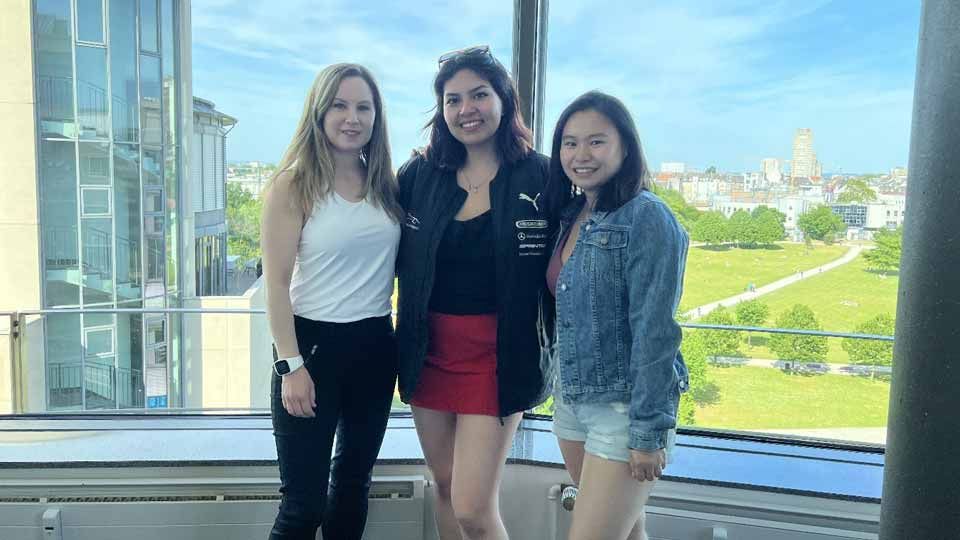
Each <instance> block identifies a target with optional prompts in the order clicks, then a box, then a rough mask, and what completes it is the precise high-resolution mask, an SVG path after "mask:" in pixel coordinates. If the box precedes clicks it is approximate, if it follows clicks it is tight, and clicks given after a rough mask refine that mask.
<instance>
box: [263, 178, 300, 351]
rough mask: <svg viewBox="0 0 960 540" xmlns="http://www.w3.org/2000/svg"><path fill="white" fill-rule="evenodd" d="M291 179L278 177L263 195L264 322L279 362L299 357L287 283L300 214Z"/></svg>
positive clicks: (290, 277)
mask: <svg viewBox="0 0 960 540" xmlns="http://www.w3.org/2000/svg"><path fill="white" fill-rule="evenodd" d="M292 179H293V175H292V174H291V173H289V172H284V173H281V174H280V175H279V176H278V177H277V178H276V180H274V182H273V184H272V185H271V186H270V189H268V190H267V191H266V192H264V203H263V219H262V220H261V224H260V227H261V228H260V245H261V246H262V248H263V276H264V282H265V283H266V286H267V318H268V319H269V322H270V332H271V333H272V334H273V340H274V343H275V344H276V347H277V355H278V356H279V357H280V358H290V357H292V356H296V355H298V354H300V351H299V348H298V347H297V336H296V333H294V329H293V305H292V304H291V303H290V280H291V279H292V277H293V264H294V261H295V260H296V257H297V248H298V247H299V245H300V231H301V229H302V228H303V215H302V214H303V212H302V211H301V209H300V206H299V205H298V204H297V203H296V198H295V196H294V192H293V189H292V187H293V186H292Z"/></svg>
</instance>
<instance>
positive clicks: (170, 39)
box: [160, 0, 180, 358]
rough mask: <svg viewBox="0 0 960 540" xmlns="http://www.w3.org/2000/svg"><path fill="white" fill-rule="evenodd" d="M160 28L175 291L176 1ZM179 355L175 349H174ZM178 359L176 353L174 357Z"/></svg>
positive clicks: (168, 5)
mask: <svg viewBox="0 0 960 540" xmlns="http://www.w3.org/2000/svg"><path fill="white" fill-rule="evenodd" d="M160 17H161V19H160V23H161V24H160V31H161V44H162V46H163V51H162V52H163V56H162V62H161V64H162V70H163V110H164V111H165V114H163V115H162V118H163V132H164V142H163V174H164V183H165V189H164V193H165V196H166V205H165V210H166V214H167V219H166V227H167V229H166V241H165V244H166V246H167V249H166V250H165V252H166V258H167V262H166V266H167V291H169V292H173V293H176V292H177V290H178V287H177V282H178V280H177V270H178V267H177V264H178V260H179V256H178V249H179V248H178V242H179V236H180V235H179V232H180V223H179V222H180V218H179V215H178V214H179V212H178V208H177V206H178V204H179V193H180V190H179V182H178V179H179V177H180V175H179V174H178V171H177V149H178V141H177V134H178V133H179V130H178V126H177V123H178V116H177V104H178V99H177V95H178V94H177V84H176V79H175V77H176V73H177V66H178V63H179V61H178V58H177V55H176V47H175V38H176V30H175V22H176V21H175V19H174V1H173V0H162V1H161V4H160ZM172 353H174V355H175V354H176V349H175V348H174V350H173V351H172ZM172 357H173V358H176V356H172Z"/></svg>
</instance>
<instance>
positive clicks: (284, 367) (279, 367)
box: [273, 360, 290, 375]
mask: <svg viewBox="0 0 960 540" xmlns="http://www.w3.org/2000/svg"><path fill="white" fill-rule="evenodd" d="M273 369H274V371H276V372H277V375H286V374H287V373H290V364H288V363H287V361H286V360H277V361H276V362H274V363H273Z"/></svg>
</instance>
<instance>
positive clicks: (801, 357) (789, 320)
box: [767, 304, 827, 362]
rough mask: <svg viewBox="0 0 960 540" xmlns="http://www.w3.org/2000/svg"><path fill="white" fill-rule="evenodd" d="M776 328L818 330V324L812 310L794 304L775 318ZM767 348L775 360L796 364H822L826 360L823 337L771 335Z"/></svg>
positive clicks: (825, 340) (825, 345) (825, 339)
mask: <svg viewBox="0 0 960 540" xmlns="http://www.w3.org/2000/svg"><path fill="white" fill-rule="evenodd" d="M776 324H777V327H778V328H792V329H797V330H820V329H821V328H820V323H819V322H818V321H817V316H816V315H814V313H813V310H812V309H810V308H809V307H807V306H805V305H803V304H796V305H794V306H793V307H792V308H790V309H789V310H787V311H785V312H783V313H781V314H780V316H779V317H777V322H776ZM767 346H768V347H770V350H771V351H773V352H774V353H775V354H776V355H777V358H780V359H781V360H790V361H798V362H823V361H824V360H826V358H827V338H826V337H825V336H804V335H797V334H773V335H772V336H771V337H770V340H769V341H768V342H767Z"/></svg>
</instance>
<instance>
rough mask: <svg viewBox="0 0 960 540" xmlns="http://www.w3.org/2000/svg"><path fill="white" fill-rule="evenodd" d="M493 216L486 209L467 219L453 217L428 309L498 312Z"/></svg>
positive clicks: (445, 233) (441, 249)
mask: <svg viewBox="0 0 960 540" xmlns="http://www.w3.org/2000/svg"><path fill="white" fill-rule="evenodd" d="M492 215H493V214H492V213H491V212H490V210H487V211H486V212H484V213H482V214H480V215H479V216H477V217H475V218H472V219H468V220H466V221H457V220H453V221H451V222H450V223H449V224H448V225H447V227H446V229H445V230H444V231H443V237H442V238H441V239H440V247H439V248H437V269H436V276H437V277H436V279H435V280H434V282H433V291H432V292H431V294H430V311H436V312H438V313H448V314H450V315H480V314H484V313H496V312H497V283H496V275H497V269H496V264H495V259H494V255H495V253H494V245H493V220H492V219H491V216H492Z"/></svg>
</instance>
